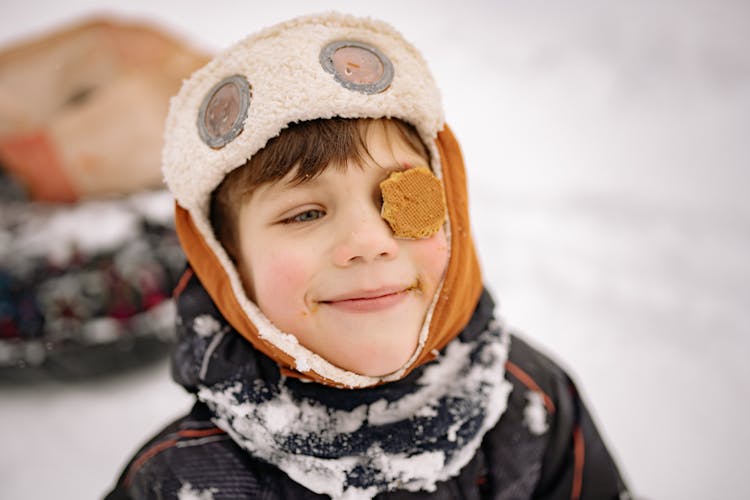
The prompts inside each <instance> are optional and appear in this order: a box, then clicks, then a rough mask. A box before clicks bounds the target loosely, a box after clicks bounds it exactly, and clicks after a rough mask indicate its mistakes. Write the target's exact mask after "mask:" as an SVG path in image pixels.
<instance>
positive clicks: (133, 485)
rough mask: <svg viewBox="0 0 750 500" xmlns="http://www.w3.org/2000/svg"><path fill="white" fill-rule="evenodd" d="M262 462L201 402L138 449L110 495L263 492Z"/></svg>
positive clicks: (244, 495)
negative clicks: (216, 421)
mask: <svg viewBox="0 0 750 500" xmlns="http://www.w3.org/2000/svg"><path fill="white" fill-rule="evenodd" d="M256 466H257V467H256ZM260 467H262V464H255V463H253V461H252V460H251V459H250V458H249V456H248V455H247V453H245V452H244V451H242V450H241V449H240V448H239V447H238V446H237V445H236V444H235V443H234V442H233V441H232V440H231V438H230V437H229V436H228V435H227V434H226V433H225V432H224V431H223V430H221V429H219V428H218V427H216V426H215V425H214V424H213V423H212V422H211V421H210V417H209V415H208V409H207V408H205V406H203V405H202V404H200V403H198V404H196V405H195V407H194V408H193V410H192V411H191V412H190V414H189V415H187V416H185V417H182V418H180V419H178V420H176V421H174V422H172V423H171V424H169V425H168V426H166V427H165V428H164V429H163V430H161V431H160V432H159V433H157V434H156V435H155V436H154V437H153V438H151V439H150V440H149V441H148V442H147V443H146V444H145V445H143V446H142V447H141V449H140V450H138V452H136V453H135V455H134V456H133V458H132V459H131V461H130V462H129V463H128V465H127V466H126V467H125V469H124V471H123V472H122V474H121V476H120V478H119V479H118V481H117V484H116V485H115V487H114V489H113V490H112V491H111V492H110V493H109V494H108V495H107V496H106V497H105V498H106V500H120V499H156V498H185V497H187V498H203V496H202V495H208V496H209V497H211V496H212V495H214V494H215V493H218V492H222V493H224V494H229V493H231V495H230V497H231V498H238V499H241V498H257V493H258V490H259V485H260V482H261V481H260V480H259V477H261V475H260V474H259V472H260V471H256V470H255V469H257V468H260ZM255 472H258V473H255ZM209 493H210V495H209Z"/></svg>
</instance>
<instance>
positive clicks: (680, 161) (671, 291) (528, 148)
mask: <svg viewBox="0 0 750 500" xmlns="http://www.w3.org/2000/svg"><path fill="white" fill-rule="evenodd" d="M119 4H122V5H119ZM105 5H109V7H106V8H105V7H103V6H105ZM311 5H312V4H311V3H310V2H305V1H296V2H263V3H260V2H247V1H243V2H240V1H236V2H234V1H233V2H230V1H217V2H179V1H177V0H174V1H169V2H166V1H164V2H154V1H148V0H138V1H136V0H131V1H130V2H128V3H127V6H126V5H125V4H124V3H123V2H114V1H106V2H105V1H89V2H87V1H83V0H76V1H68V2H52V1H50V2H48V3H45V2H41V1H38V0H26V1H24V2H13V3H11V2H4V3H3V4H2V5H0V42H2V43H5V42H7V41H10V40H15V39H18V38H19V37H23V36H27V35H28V34H30V33H33V32H38V31H39V30H43V29H45V28H48V27H52V26H57V25H59V23H61V22H63V21H66V20H71V19H74V18H76V17H78V16H80V15H84V14H91V13H102V12H116V13H119V14H123V15H128V16H131V17H132V16H136V17H138V18H142V19H147V20H152V21H153V22H155V23H158V24H160V25H163V26H166V27H168V28H170V29H172V30H173V31H174V32H175V33H178V34H180V35H182V36H184V37H185V38H187V39H189V40H191V41H193V42H194V43H195V44H196V45H198V46H202V47H205V48H208V49H211V50H214V49H218V48H220V47H223V46H226V45H228V44H229V43H231V42H233V41H235V40H237V39H239V38H241V37H242V36H243V35H244V34H246V33H248V32H251V31H254V30H256V29H257V28H259V27H261V26H265V25H268V24H270V23H273V22H276V21H279V20H282V19H285V18H287V17H290V16H294V15H297V14H302V13H307V12H310V11H311V8H313V7H311ZM331 8H335V9H339V10H345V11H349V12H354V13H359V14H369V15H372V16H374V17H379V18H382V19H385V20H387V21H389V22H391V23H392V24H394V25H395V26H396V27H397V28H398V29H399V30H401V31H402V32H403V33H404V34H405V35H406V36H407V37H408V38H410V39H411V40H413V41H414V42H415V43H416V45H417V46H418V47H419V48H420V49H421V50H422V51H423V53H424V54H425V56H426V58H427V59H428V61H429V62H430V64H431V66H432V68H433V71H434V73H435V74H436V77H437V80H438V82H439V83H440V85H441V87H442V89H443V92H444V100H445V105H446V114H447V119H448V122H449V123H450V124H451V126H452V127H453V129H454V131H455V132H456V134H457V136H458V137H459V140H460V141H461V144H462V146H463V149H464V152H465V156H466V160H467V165H468V170H469V172H468V175H469V180H470V188H471V195H472V204H471V208H472V215H473V221H474V230H475V237H476V240H477V242H478V246H479V251H480V255H481V258H482V261H483V265H484V272H485V277H486V281H487V284H488V286H489V287H490V288H491V289H492V291H493V292H494V293H495V295H496V298H497V299H498V302H499V304H500V310H501V312H502V314H503V315H504V317H505V318H506V320H507V321H508V322H509V323H510V324H511V325H513V326H515V327H517V328H518V329H520V330H522V331H523V332H525V334H526V335H527V336H528V337H529V338H530V339H532V340H533V341H534V342H535V343H536V344H537V345H538V346H540V347H541V348H542V349H544V350H545V351H547V352H549V353H554V356H556V357H557V359H559V360H561V362H562V363H563V364H564V365H565V366H566V367H568V368H569V370H570V371H571V372H572V373H573V374H574V376H575V378H576V380H577V381H578V382H579V384H580V386H581V388H582V390H583V393H584V394H585V396H586V398H587V400H588V401H589V403H590V405H591V406H592V408H593V409H594V412H595V415H596V418H597V421H598V423H599V425H600V427H601V430H602V431H603V433H604V434H605V436H606V438H607V440H608V442H609V444H610V446H611V448H612V450H613V451H614V453H615V454H616V456H617V458H618V460H619V463H620V465H621V467H622V469H623V471H624V472H625V474H626V476H627V479H628V481H629V483H630V484H631V486H632V488H633V489H634V491H635V492H636V494H637V495H638V496H639V497H642V498H648V499H680V500H682V499H708V498H712V499H713V498H720V499H740V498H745V497H746V493H744V489H745V484H746V479H745V475H746V472H747V468H748V460H747V449H748V448H749V447H750V430H748V429H749V428H750V426H748V425H747V424H746V421H745V418H746V413H747V410H748V408H749V407H750V405H748V402H747V401H748V398H749V397H750V364H748V362H747V361H746V359H745V358H746V357H747V356H748V354H750V335H748V334H749V333H750V331H748V330H749V329H750V327H748V325H750V307H748V305H749V304H750V263H749V262H748V255H750V198H749V197H748V196H747V194H746V193H747V191H748V188H749V187H750V145H749V144H748V141H747V138H748V137H750V50H748V47H750V4H749V3H747V2H743V1H739V0H738V1H730V0H726V1H721V0H705V1H693V0H680V1H676V0H662V1H660V2H651V1H648V0H633V1H630V2H616V1H614V0H605V1H596V0H590V1H581V0H577V1H569V2H540V1H521V0H518V1H513V2H511V1H502V2H490V1H487V2H478V1H472V0H465V1H462V2H455V1H440V2H438V1H432V2H422V1H412V0H396V1H391V0H379V1H378V2H359V3H356V4H354V3H353V2H347V1H345V0H341V1H336V2H315V6H314V9H315V11H320V10H327V9H331ZM189 404H190V401H189V398H187V396H186V395H185V394H183V393H182V392H181V390H180V389H179V388H178V387H177V386H176V385H174V384H172V383H171V382H170V380H169V375H168V368H167V365H166V364H165V363H162V364H159V365H156V366H152V367H151V368H148V369H145V370H142V371H140V372H138V373H134V374H129V375H123V376H120V377H115V378H112V379H107V380H101V381H91V382H90V383H86V384H73V385H70V384H64V383H50V384H46V385H43V386H40V387H34V389H33V390H30V389H29V388H28V387H19V388H12V387H7V386H3V387H2V389H0V449H2V451H1V452H0V497H1V498H3V499H5V498H8V499H20V498H23V499H25V498H34V499H36V498H60V499H82V498H97V497H99V496H101V495H102V493H103V492H104V491H105V490H106V488H107V487H109V486H110V485H111V484H112V482H113V481H114V480H115V475H116V474H117V472H118V471H119V469H120V468H121V467H122V465H123V463H124V461H125V460H126V458H127V457H128V456H129V454H130V453H132V452H133V450H134V448H135V447H136V446H137V445H138V444H139V443H140V442H141V441H142V440H143V439H145V438H146V437H147V436H148V435H149V434H151V433H152V432H154V431H155V430H157V429H158V428H159V427H160V426H162V425H163V424H164V423H166V422H167V421H168V420H169V419H171V418H172V417H174V416H176V415H178V414H180V413H181V412H184V411H185V410H186V409H187V408H188V407H189Z"/></svg>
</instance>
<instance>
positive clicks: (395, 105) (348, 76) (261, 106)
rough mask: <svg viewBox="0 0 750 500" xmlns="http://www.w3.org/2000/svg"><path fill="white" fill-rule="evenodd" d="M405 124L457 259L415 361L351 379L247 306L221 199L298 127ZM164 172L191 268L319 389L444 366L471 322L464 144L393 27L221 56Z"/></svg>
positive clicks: (181, 110)
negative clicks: (344, 121)
mask: <svg viewBox="0 0 750 500" xmlns="http://www.w3.org/2000/svg"><path fill="white" fill-rule="evenodd" d="M333 117H342V118H399V119H401V120H403V121H405V122H408V123H410V124H411V125H413V126H414V127H415V128H416V130H417V132H418V133H419V135H420V137H421V138H422V141H423V142H424V144H425V145H426V146H427V148H428V150H429V152H430V156H431V161H432V165H431V167H432V170H433V172H435V174H436V175H437V176H438V177H439V178H441V180H442V182H443V185H444V189H445V200H446V204H447V222H446V229H447V234H448V235H449V239H450V261H449V264H448V269H447V271H446V275H445V277H444V279H443V284H442V286H441V288H440V290H439V291H438V293H437V295H436V297H435V299H434V301H433V305H432V307H431V309H430V311H429V312H428V314H427V318H426V320H425V325H424V326H423V328H422V332H421V335H420V339H419V345H418V347H417V350H416V351H415V352H414V354H413V355H412V357H411V358H410V359H409V361H407V363H406V364H405V365H404V366H403V367H401V368H400V369H399V370H397V371H396V372H394V373H392V374H389V375H387V376H383V377H370V376H364V375H360V374H356V373H352V372H349V371H346V370H343V369H341V368H339V367H337V366H335V365H333V364H331V363H329V362H328V361H326V360H325V359H323V358H322V357H320V356H318V355H317V354H315V353H313V352H311V351H310V350H308V349H306V348H305V347H304V346H302V345H300V344H299V342H298V341H297V339H296V337H294V335H292V334H291V333H287V332H282V331H280V330H278V329H277V328H276V327H275V326H274V325H273V324H271V323H270V322H269V321H268V319H267V318H266V317H265V316H264V315H263V313H262V312H261V311H260V310H259V309H258V307H257V306H256V305H255V304H254V303H253V302H252V301H251V300H250V299H248V297H247V295H246V294H245V291H244V290H243V287H242V284H241V281H240V277H239V273H238V272H237V269H236V267H235V265H234V263H233V262H232V260H231V259H230V258H229V256H228V255H227V253H226V251H225V250H224V248H223V247H222V246H221V244H220V243H219V242H218V240H217V238H216V236H215V234H214V231H213V229H212V227H211V223H210V221H209V220H210V218H209V217H210V214H209V207H210V200H211V193H212V192H213V191H214V189H216V187H218V186H219V184H220V183H221V181H222V180H223V179H224V177H225V176H226V175H227V174H228V173H229V172H231V171H232V170H234V169H235V168H237V167H239V166H242V165H244V164H245V163H246V161H247V160H248V159H249V158H251V157H252V156H253V155H254V154H255V153H256V152H257V151H258V150H260V149H261V148H263V147H264V146H265V145H266V143H267V142H268V141H269V140H270V139H272V138H274V137H276V136H277V135H278V134H279V133H280V132H281V131H282V130H283V129H284V128H286V127H287V126H288V125H289V124H291V123H294V122H301V121H306V120H312V119H317V118H333ZM163 171H164V177H165V180H166V182H167V185H168V187H169V189H170V190H171V191H172V193H173V194H174V197H175V199H176V202H177V208H176V225H177V231H178V234H179V236H180V240H181V243H182V245H183V248H184V250H185V253H186V255H187V257H188V260H189V261H190V264H191V267H192V269H193V270H194V272H195V273H196V274H197V275H198V277H199V278H200V280H201V282H202V284H203V286H204V287H205V288H206V290H207V291H208V293H209V294H210V295H211V298H212V299H213V300H214V302H215V303H216V305H217V307H218V308H219V310H220V311H221V313H222V314H223V315H224V317H225V318H226V319H227V321H229V323H230V324H232V326H233V327H234V328H235V329H236V330H237V331H238V332H239V333H240V334H241V335H242V336H244V337H245V338H246V339H247V340H248V341H250V342H251V343H252V344H253V346H254V347H255V348H256V349H257V350H259V351H261V352H263V353H264V354H266V355H267V356H269V357H271V358H272V359H274V360H275V361H276V362H277V363H278V364H279V366H280V367H281V369H282V372H283V373H285V374H287V375H291V376H295V377H298V378H302V379H307V380H313V381H317V382H320V383H324V384H328V385H335V386H345V387H367V386H372V385H376V384H378V383H382V382H387V381H390V380H397V379H399V378H402V377H403V376H405V375H406V374H407V373H408V372H409V371H411V370H412V369H413V368H415V367H416V366H419V365H420V364H422V363H424V362H426V361H429V360H431V359H434V357H435V356H436V355H437V352H438V350H440V349H441V348H442V347H444V346H445V345H446V344H447V343H448V342H449V341H450V340H451V339H452V338H454V337H455V336H456V335H457V334H458V333H459V332H460V331H461V330H462V329H463V327H464V326H465V325H466V323H467V322H468V321H469V318H470V317H471V314H472V312H473V310H474V307H475V306H476V303H477V300H478V298H479V294H480V293H481V289H482V284H481V277H480V273H479V267H478V264H477V261H476V256H475V252H474V247H473V244H472V241H471V236H470V231H469V219H468V212H467V200H466V186H465V184H466V183H465V174H464V170H463V160H462V157H461V153H460V150H459V148H458V144H457V143H456V141H455V139H454V138H453V136H452V134H451V133H450V131H449V130H448V129H447V127H446V126H445V124H444V119H443V112H442V107H441V103H440V94H439V91H438V89H437V86H436V84H435V82H434V80H433V78H432V76H431V74H430V72H429V69H428V68H427V65H426V63H425V61H424V60H423V59H422V57H421V55H420V54H419V52H418V51H417V50H416V49H415V48H414V47H413V46H411V45H410V44H409V43H408V42H406V41H405V40H404V39H403V38H402V37H401V35H400V34H399V33H397V32H396V31H395V30H393V29H392V28H391V27H390V26H388V25H386V24H384V23H382V22H377V21H373V20H370V19H362V18H355V17H351V16H345V15H340V14H326V15H319V16H310V17H302V18H298V19H294V20H292V21H289V22H286V23H282V24H279V25H276V26H273V27H271V28H268V29H265V30H263V31H261V32H259V33H257V34H255V35H252V36H250V37H248V38H246V39H245V40H243V41H241V42H239V43H237V44H236V45H234V46H233V47H230V48H229V49H228V50H226V51H224V52H223V53H221V54H219V55H218V56H217V57H216V58H214V59H213V60H212V61H211V62H210V63H209V64H208V65H206V66H205V67H203V68H202V69H200V70H198V71H197V72H196V73H194V74H193V75H192V76H191V77H190V79H188V80H187V81H186V82H185V83H184V84H183V87H182V89H181V90H180V92H179V94H178V95H177V96H176V97H174V98H173V99H172V103H171V108H170V112H169V116H168V118H167V123H166V131H165V145H164V150H163Z"/></svg>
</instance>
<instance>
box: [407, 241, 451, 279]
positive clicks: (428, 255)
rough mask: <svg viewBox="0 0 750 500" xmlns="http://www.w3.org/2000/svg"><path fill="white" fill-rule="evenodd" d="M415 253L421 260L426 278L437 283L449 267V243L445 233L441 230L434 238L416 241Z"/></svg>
mask: <svg viewBox="0 0 750 500" xmlns="http://www.w3.org/2000/svg"><path fill="white" fill-rule="evenodd" d="M414 245H415V247H414V248H415V252H416V255H417V256H418V257H417V258H418V259H419V260H420V262H421V265H420V267H421V268H422V270H423V272H424V273H425V274H426V276H425V278H428V279H429V280H430V281H433V282H434V283H437V282H438V281H439V280H440V279H441V278H442V277H443V273H444V272H445V269H446V268H447V267H448V241H447V239H446V237H445V231H444V230H442V229H441V230H440V231H439V232H438V233H437V234H435V235H434V236H431V237H430V238H427V239H424V240H417V241H414Z"/></svg>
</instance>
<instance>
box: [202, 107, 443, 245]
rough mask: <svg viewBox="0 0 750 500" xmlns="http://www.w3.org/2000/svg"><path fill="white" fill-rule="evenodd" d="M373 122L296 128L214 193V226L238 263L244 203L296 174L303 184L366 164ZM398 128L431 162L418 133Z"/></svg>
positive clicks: (351, 121) (305, 124) (407, 127)
mask: <svg viewBox="0 0 750 500" xmlns="http://www.w3.org/2000/svg"><path fill="white" fill-rule="evenodd" d="M377 122H378V120H374V119H350V118H330V119H323V118H320V119H316V120H310V121H304V122H298V123H293V124H291V125H289V127H287V128H286V129H284V130H282V131H281V133H280V134H279V135H278V136H276V137H275V138H273V139H271V140H270V141H269V142H268V144H266V145H265V146H264V147H263V148H262V149H260V150H259V151H258V152H257V153H255V154H254V155H253V157H252V158H250V159H249V160H248V161H247V162H246V163H245V164H244V165H242V166H240V167H238V168H236V169H234V170H233V171H232V172H230V173H229V174H228V175H227V176H226V177H225V178H224V180H223V181H222V182H221V184H219V186H218V187H217V188H216V189H215V190H214V192H213V193H212V194H211V212H210V214H211V225H212V226H213V228H214V232H215V233H216V237H217V238H218V240H219V242H220V243H221V244H222V245H223V246H224V248H225V249H226V250H227V252H228V253H229V255H230V257H232V258H233V259H235V258H236V256H237V252H236V250H237V240H236V237H237V215H238V210H239V207H240V204H241V203H242V201H243V200H244V199H245V198H246V197H247V196H249V195H251V194H252V192H253V191H254V190H255V188H257V187H258V186H261V185H262V184H265V183H268V182H275V181H278V180H280V179H282V178H284V177H285V176H286V175H287V174H288V173H289V172H290V171H291V170H293V169H296V173H295V176H294V178H293V179H292V181H291V182H293V183H299V184H302V183H304V182H307V181H310V180H312V179H314V178H315V177H317V176H318V175H320V174H321V173H323V171H324V170H325V169H326V168H327V167H328V166H329V165H333V166H335V167H336V168H344V166H345V165H346V162H347V161H348V160H356V161H357V162H359V163H361V162H362V161H364V160H365V159H366V156H368V153H367V145H366V143H365V138H366V135H367V130H368V128H369V127H370V126H371V125H372V124H374V123H377ZM385 122H390V123H393V124H394V125H395V126H396V128H397V129H398V132H399V135H400V136H401V138H403V139H404V140H405V141H406V143H407V144H409V145H410V146H411V147H412V148H413V149H414V150H415V151H416V152H418V153H420V154H422V155H423V156H424V157H425V158H427V159H428V160H429V153H428V150H427V148H425V146H424V144H423V143H422V141H421V140H420V138H419V135H418V134H417V131H416V129H415V128H414V127H413V126H412V125H410V124H408V123H406V122H404V121H402V120H399V119H386V120H383V123H382V126H383V127H385V126H386V125H385Z"/></svg>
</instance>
